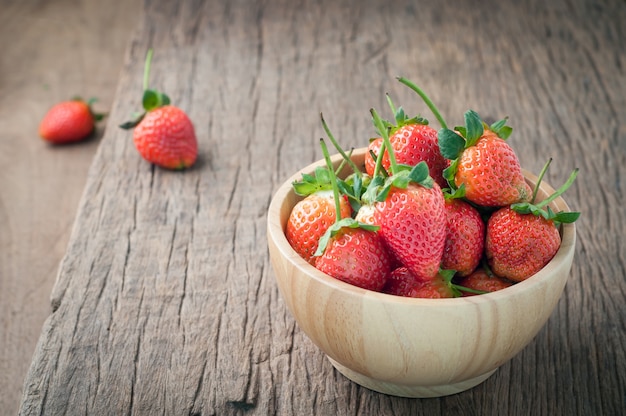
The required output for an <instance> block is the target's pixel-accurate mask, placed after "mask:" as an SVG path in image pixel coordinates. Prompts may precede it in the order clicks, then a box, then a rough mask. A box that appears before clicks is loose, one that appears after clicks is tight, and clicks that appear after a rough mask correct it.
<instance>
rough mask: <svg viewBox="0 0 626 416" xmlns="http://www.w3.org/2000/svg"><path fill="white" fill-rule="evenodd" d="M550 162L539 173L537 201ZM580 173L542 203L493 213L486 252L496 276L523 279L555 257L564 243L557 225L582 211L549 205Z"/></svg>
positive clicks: (571, 220) (572, 175) (571, 177)
mask: <svg viewBox="0 0 626 416" xmlns="http://www.w3.org/2000/svg"><path fill="white" fill-rule="evenodd" d="M549 163H550V162H548V164H546V166H545V167H544V169H543V171H542V173H541V175H540V176H539V180H538V182H537V185H536V188H535V192H534V194H533V197H532V201H533V202H534V199H535V196H536V194H537V190H538V188H539V183H540V182H541V178H542V177H543V175H544V173H545V171H546V169H547V167H548V165H549ZM577 174H578V169H576V170H574V172H572V174H571V175H570V177H569V179H568V180H567V182H566V183H565V184H564V185H563V186H562V187H561V188H559V189H558V190H557V191H555V193H554V194H552V195H551V196H549V197H548V198H546V199H544V200H543V201H541V202H539V203H536V204H535V203H528V202H524V203H517V204H513V205H511V206H508V207H504V208H500V209H499V210H498V211H496V212H494V213H493V214H492V215H491V217H490V218H489V221H488V222H487V237H486V243H485V254H486V257H487V260H488V262H489V266H490V267H491V270H492V271H493V272H494V273H495V274H496V275H498V276H501V277H504V278H507V279H510V280H513V281H515V282H520V281H522V280H525V279H527V278H529V277H530V276H532V275H533V274H535V273H537V272H538V271H539V270H541V269H542V268H543V267H544V266H545V265H546V264H547V263H548V262H549V261H550V260H551V259H552V258H553V257H554V255H555V254H556V252H557V251H558V249H559V246H560V245H561V236H560V234H559V230H558V228H557V226H556V225H558V224H559V223H571V222H574V221H576V219H578V217H579V215H580V213H578V212H559V213H555V212H554V211H552V209H551V208H550V207H549V206H547V205H548V204H549V203H550V202H551V201H553V200H554V199H555V198H557V197H558V196H559V195H561V194H562V193H563V192H564V191H565V190H566V189H567V188H568V187H569V186H570V185H571V184H572V183H573V182H574V180H575V178H576V175H577ZM546 206H547V208H546V209H545V210H544V209H543V207H546Z"/></svg>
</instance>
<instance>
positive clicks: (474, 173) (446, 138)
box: [439, 110, 532, 207]
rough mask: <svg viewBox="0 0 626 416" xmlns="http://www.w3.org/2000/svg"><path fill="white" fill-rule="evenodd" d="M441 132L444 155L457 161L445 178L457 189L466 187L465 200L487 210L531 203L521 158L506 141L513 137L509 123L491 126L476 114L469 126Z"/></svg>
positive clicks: (468, 115) (472, 114)
mask: <svg viewBox="0 0 626 416" xmlns="http://www.w3.org/2000/svg"><path fill="white" fill-rule="evenodd" d="M456 130H457V131H458V132H459V133H460V134H459V133H457V132H455V131H452V130H450V129H441V130H440V131H439V146H440V148H441V152H442V154H443V155H444V156H445V157H446V158H448V159H451V160H453V162H452V163H451V164H450V167H448V168H447V169H446V171H445V172H444V176H445V177H446V179H447V180H448V183H449V184H450V185H451V186H452V187H453V188H460V187H464V190H465V198H466V199H467V200H469V201H471V202H473V203H475V204H477V205H481V206H485V207H501V206H505V205H510V204H513V203H516V202H524V201H528V200H529V199H530V196H531V194H532V190H531V189H530V186H528V184H527V183H526V181H525V179H524V176H523V174H522V169H521V166H520V163H519V159H518V158H517V155H516V154H515V152H514V151H513V149H512V148H511V146H509V145H508V143H507V142H506V141H505V139H506V138H508V136H509V135H510V134H511V131H512V130H511V128H510V127H509V126H506V119H503V120H500V121H498V122H496V123H494V124H493V125H491V126H487V125H486V124H485V123H484V122H483V121H482V120H481V119H480V117H479V116H478V114H477V113H476V112H474V111H472V110H469V111H467V112H466V113H465V126H464V127H456Z"/></svg>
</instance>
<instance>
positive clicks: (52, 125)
mask: <svg viewBox="0 0 626 416" xmlns="http://www.w3.org/2000/svg"><path fill="white" fill-rule="evenodd" d="M94 101H95V100H94V99H91V100H89V101H88V102H85V101H83V100H81V99H80V98H75V99H74V100H71V101H63V102H60V103H57V104H55V105H54V106H52V108H50V109H49V110H48V112H47V113H46V114H45V115H44V117H43V119H42V120H41V123H40V124H39V135H40V136H41V138H42V139H44V140H46V141H48V142H50V143H54V144H64V143H71V142H77V141H81V140H83V139H86V138H87V137H88V136H89V135H90V134H91V133H92V132H93V130H94V128H95V122H96V121H99V120H102V118H103V117H104V114H98V113H94V112H93V111H92V109H91V104H92V103H93V102H94Z"/></svg>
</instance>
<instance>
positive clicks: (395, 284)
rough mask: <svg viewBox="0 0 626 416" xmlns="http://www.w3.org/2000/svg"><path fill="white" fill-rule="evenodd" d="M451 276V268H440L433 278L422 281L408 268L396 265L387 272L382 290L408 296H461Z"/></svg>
mask: <svg viewBox="0 0 626 416" xmlns="http://www.w3.org/2000/svg"><path fill="white" fill-rule="evenodd" d="M453 276H454V271H453V270H441V271H440V272H439V273H438V274H437V275H436V276H435V277H434V278H432V279H430V280H427V281H424V280H421V279H418V278H417V277H416V276H415V275H414V274H413V273H411V271H410V270H409V269H408V268H406V267H398V268H397V269H394V270H393V271H392V272H391V273H390V274H389V276H388V277H387V283H386V284H385V286H384V288H383V290H382V291H383V293H387V294H389V295H395V296H404V297H408V298H423V299H441V298H455V297H459V296H461V295H462V292H461V290H460V289H461V287H460V286H458V285H456V284H454V283H452V277H453ZM463 289H464V288H463Z"/></svg>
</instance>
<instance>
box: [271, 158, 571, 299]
mask: <svg viewBox="0 0 626 416" xmlns="http://www.w3.org/2000/svg"><path fill="white" fill-rule="evenodd" d="M366 151H367V148H366V147H363V148H357V149H354V151H353V152H352V156H351V158H353V159H354V158H355V157H356V158H359V157H362V156H363V155H364V154H365V152H366ZM331 160H332V162H333V164H334V165H335V166H338V164H339V163H340V162H341V160H342V156H341V155H340V154H334V155H332V156H331ZM319 166H325V160H324V159H320V160H317V161H315V162H313V163H310V164H309V165H307V166H305V167H304V168H302V169H301V170H299V171H298V172H296V173H295V174H293V175H291V176H290V177H289V178H288V179H287V180H285V181H284V182H283V183H282V184H281V185H280V186H279V187H278V189H277V190H276V191H275V193H274V196H273V197H272V199H271V201H270V205H269V208H268V214H267V234H268V235H267V238H269V239H271V240H272V241H273V243H274V244H275V245H276V248H277V249H278V251H279V252H280V253H281V255H282V257H283V258H285V259H286V260H287V261H289V262H291V263H292V264H293V266H295V267H297V268H298V269H300V270H301V271H302V272H304V273H305V274H306V275H307V276H308V277H309V278H311V279H314V280H316V281H317V282H318V283H321V284H323V285H326V286H329V287H331V288H332V289H336V290H338V291H340V292H342V293H344V294H346V295H350V296H366V297H370V298H374V299H376V300H378V301H380V302H384V303H394V304H406V305H416V306H417V305H424V306H426V305H438V306H445V305H450V306H459V305H461V304H482V303H491V302H494V301H498V300H500V299H504V298H510V297H512V296H516V295H520V294H522V293H523V292H525V291H527V290H532V288H534V287H536V286H537V285H539V284H542V283H543V282H546V281H547V280H550V279H551V278H552V277H553V276H552V272H553V270H554V269H556V268H557V267H559V266H560V264H561V262H563V261H567V259H568V258H569V257H572V256H573V253H574V250H575V245H576V226H575V224H574V223H570V224H561V230H560V231H561V245H560V246H559V249H558V250H557V252H556V254H555V255H554V257H553V258H552V260H550V262H548V264H546V265H545V266H544V267H543V268H542V269H541V270H539V271H538V272H537V273H535V274H534V275H532V276H530V277H529V278H527V279H525V280H523V281H521V282H518V283H514V284H513V285H512V286H510V287H507V288H504V289H501V290H498V291H495V292H490V293H485V294H481V295H476V296H464V297H456V298H443V299H426V298H411V297H403V296H396V295H391V294H387V293H382V292H376V291H372V290H368V289H364V288H360V287H358V286H354V285H351V284H349V283H346V282H343V281H341V280H339V279H336V278H334V277H332V276H330V275H327V274H326V273H324V272H322V271H320V270H318V269H316V268H315V267H314V266H313V265H311V264H310V263H309V262H307V261H306V260H304V258H302V257H301V256H300V255H299V254H298V253H296V251H295V250H294V249H293V248H292V247H291V245H290V244H289V242H288V241H287V237H286V236H285V231H284V230H285V226H286V224H282V223H281V221H280V212H281V207H282V205H283V204H284V202H285V201H286V199H287V197H288V196H289V194H290V193H291V194H293V195H294V197H295V198H296V199H301V197H299V196H297V195H295V192H294V190H293V186H292V183H293V182H294V181H297V180H300V179H301V178H302V173H313V171H314V170H315V168H316V167H319ZM522 173H523V174H524V177H525V178H526V180H527V181H529V182H530V183H531V186H534V184H535V183H536V181H537V176H536V175H535V174H533V173H531V172H530V171H528V170H526V169H524V168H522ZM541 189H542V190H544V191H545V192H547V194H548V195H550V194H552V193H553V192H554V188H552V186H551V185H550V184H548V183H547V182H545V181H542V184H541ZM550 206H552V207H553V209H554V208H555V207H558V209H559V210H564V211H570V208H569V206H568V205H567V203H566V202H565V200H564V199H563V198H562V197H558V198H556V199H555V200H554V201H553V202H552V203H551V204H550Z"/></svg>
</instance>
